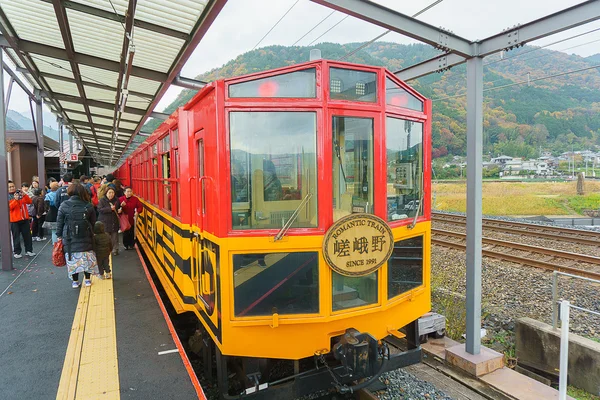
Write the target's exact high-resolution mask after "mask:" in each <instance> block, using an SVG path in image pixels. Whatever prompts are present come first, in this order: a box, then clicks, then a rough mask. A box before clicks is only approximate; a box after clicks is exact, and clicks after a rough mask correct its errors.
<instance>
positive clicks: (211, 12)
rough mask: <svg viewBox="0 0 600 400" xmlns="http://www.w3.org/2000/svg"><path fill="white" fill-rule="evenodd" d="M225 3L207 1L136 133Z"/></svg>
mask: <svg viewBox="0 0 600 400" xmlns="http://www.w3.org/2000/svg"><path fill="white" fill-rule="evenodd" d="M225 3H227V0H210V1H208V2H207V4H206V7H205V8H204V10H203V11H202V15H201V16H200V18H198V21H197V22H196V25H195V26H194V28H193V29H192V34H191V35H190V39H189V40H188V41H186V43H185V44H184V45H183V46H182V48H181V51H180V52H179V54H177V57H176V58H175V60H174V62H173V64H172V67H171V69H170V70H169V74H168V75H169V76H168V77H167V79H165V81H164V83H163V84H162V85H161V87H160V89H159V90H158V93H157V94H156V97H155V98H154V100H153V101H152V103H150V106H149V107H148V110H147V111H146V113H145V114H144V117H143V118H142V120H141V121H140V123H139V125H138V126H137V128H136V134H137V132H139V131H140V130H141V128H142V125H144V122H146V120H147V119H148V117H149V116H150V114H151V113H152V111H153V110H154V108H155V107H156V105H157V104H158V102H159V101H160V100H161V99H162V97H163V95H164V94H165V92H166V91H167V89H168V88H169V86H170V85H171V83H172V82H173V80H174V79H175V77H177V76H178V75H179V73H180V72H181V69H182V68H183V66H184V65H185V63H186V61H187V60H188V58H190V56H191V55H192V53H193V52H194V50H195V49H196V47H197V46H198V43H200V40H201V39H202V38H203V37H204V35H205V34H206V32H207V31H208V28H210V26H211V24H212V23H213V22H214V20H215V18H217V16H218V15H219V12H221V10H222V9H223V7H224V6H225ZM134 137H135V134H134V135H131V137H130V138H129V142H127V146H126V147H125V150H127V148H129V146H131V142H132V141H133V138H134Z"/></svg>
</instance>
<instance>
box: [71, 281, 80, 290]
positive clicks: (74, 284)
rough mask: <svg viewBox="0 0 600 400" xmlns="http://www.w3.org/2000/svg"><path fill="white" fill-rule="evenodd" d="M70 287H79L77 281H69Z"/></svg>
mask: <svg viewBox="0 0 600 400" xmlns="http://www.w3.org/2000/svg"><path fill="white" fill-rule="evenodd" d="M71 287H72V288H73V289H77V288H78V287H79V282H77V281H73V283H71Z"/></svg>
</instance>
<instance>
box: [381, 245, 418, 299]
mask: <svg viewBox="0 0 600 400" xmlns="http://www.w3.org/2000/svg"><path fill="white" fill-rule="evenodd" d="M422 284H423V236H417V237H414V238H410V239H406V240H399V241H397V242H395V243H394V252H393V253H392V257H391V258H390V260H389V261H388V299H391V298H393V297H396V296H398V295H399V294H402V293H405V292H408V291H409V290H411V289H414V288H416V287H418V286H421V285H422Z"/></svg>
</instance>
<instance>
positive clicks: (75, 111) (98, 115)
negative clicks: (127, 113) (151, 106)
mask: <svg viewBox="0 0 600 400" xmlns="http://www.w3.org/2000/svg"><path fill="white" fill-rule="evenodd" d="M63 111H64V112H66V113H67V114H71V113H72V114H79V115H87V114H86V113H85V112H84V111H79V110H73V109H72V108H67V107H63ZM90 115H91V116H92V118H93V117H96V118H110V117H109V116H107V115H101V114H94V113H91V114H90ZM73 121H75V120H73ZM121 121H123V122H129V123H131V124H137V123H139V122H140V120H139V119H138V120H137V121H134V120H132V119H123V118H121ZM97 131H98V132H100V130H99V129H98V130H97Z"/></svg>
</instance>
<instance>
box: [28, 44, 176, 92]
mask: <svg viewBox="0 0 600 400" xmlns="http://www.w3.org/2000/svg"><path fill="white" fill-rule="evenodd" d="M17 43H18V45H17V46H18V47H17V48H18V49H21V50H22V51H25V52H27V53H31V54H38V55H40V56H46V57H51V58H57V59H59V60H64V61H69V57H68V55H67V52H66V50H64V49H61V48H59V47H54V46H48V45H45V44H41V43H37V42H31V41H28V40H23V39H19V40H18V42H17ZM73 60H74V61H75V62H76V63H78V64H83V65H88V66H90V67H96V68H101V69H105V70H107V71H113V72H119V66H120V64H119V63H118V62H117V61H112V60H107V59H105V58H101V57H96V56H90V55H88V54H83V53H77V52H74V53H73ZM131 75H132V76H137V77H138V78H144V79H149V80H152V81H158V82H164V81H165V79H166V78H167V74H165V73H164V72H159V71H155V70H152V69H148V68H142V67H136V66H134V67H133V68H132V69H131Z"/></svg>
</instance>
